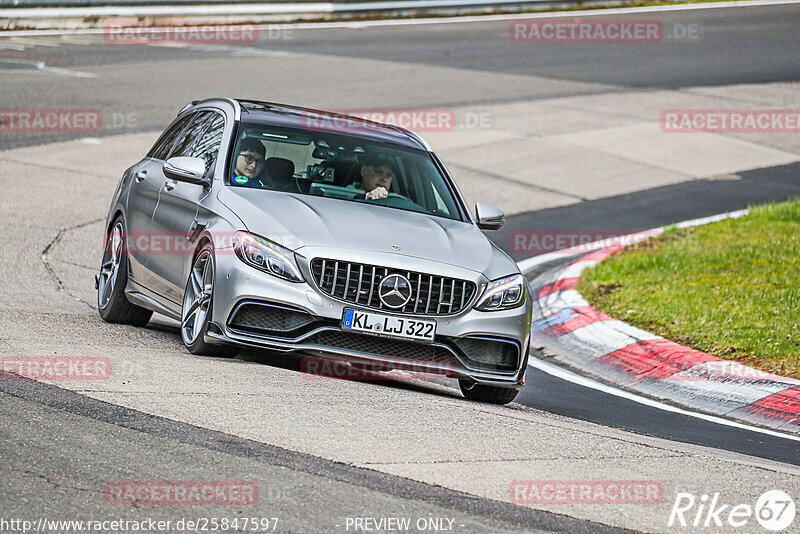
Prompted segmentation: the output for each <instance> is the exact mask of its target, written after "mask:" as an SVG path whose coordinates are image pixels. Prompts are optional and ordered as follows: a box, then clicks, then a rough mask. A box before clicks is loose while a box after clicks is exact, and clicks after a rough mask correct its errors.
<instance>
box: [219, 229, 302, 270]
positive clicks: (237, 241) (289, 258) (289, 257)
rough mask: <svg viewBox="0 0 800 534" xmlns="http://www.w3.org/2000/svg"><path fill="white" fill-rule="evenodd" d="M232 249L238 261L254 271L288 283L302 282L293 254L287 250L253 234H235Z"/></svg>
mask: <svg viewBox="0 0 800 534" xmlns="http://www.w3.org/2000/svg"><path fill="white" fill-rule="evenodd" d="M233 249H234V250H235V251H236V255H237V256H239V259H240V260H242V261H243V262H245V263H246V264H248V265H250V266H252V267H255V268H256V269H259V270H261V271H264V272H265V273H269V274H271V275H274V276H277V277H278V278H283V279H284V280H289V281H290V282H302V281H303V275H302V274H301V273H300V268H299V267H298V266H297V261H296V260H295V257H294V252H292V251H291V250H289V249H288V248H285V247H282V246H280V245H279V244H277V243H273V242H272V241H269V240H268V239H264V238H263V237H259V236H257V235H255V234H250V233H248V232H236V233H235V234H234V235H233Z"/></svg>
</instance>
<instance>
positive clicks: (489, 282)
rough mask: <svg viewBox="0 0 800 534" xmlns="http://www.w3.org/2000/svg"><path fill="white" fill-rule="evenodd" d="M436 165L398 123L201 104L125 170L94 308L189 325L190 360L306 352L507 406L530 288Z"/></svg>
mask: <svg viewBox="0 0 800 534" xmlns="http://www.w3.org/2000/svg"><path fill="white" fill-rule="evenodd" d="M503 222H504V218H503V213H502V212H501V211H500V210H499V209H497V208H495V207H493V206H490V205H488V204H483V203H478V204H476V206H475V215H474V216H473V215H472V214H471V212H470V210H469V208H468V207H467V205H466V203H465V201H464V199H463V197H462V195H461V193H460V192H459V190H458V188H457V186H456V184H455V183H454V182H453V180H452V178H451V177H450V175H449V174H448V172H447V170H446V169H445V167H444V165H443V164H442V162H441V161H440V160H439V159H438V158H437V157H436V155H435V154H434V153H433V152H432V151H431V148H430V147H429V146H428V144H427V143H426V142H425V141H424V140H423V139H421V138H420V137H419V136H418V135H416V134H414V133H412V132H410V131H408V130H405V129H403V128H399V127H396V126H392V125H386V124H379V123H375V122H370V121H367V120H362V119H360V118H357V117H350V116H346V115H340V114H336V113H327V112H323V111H318V110H311V109H304V108H298V107H292V106H287V105H280V104H272V103H265V102H255V101H245V100H233V99H227V98H217V99H210V100H204V101H202V102H192V103H191V104H189V105H187V106H186V107H185V108H183V109H182V110H181V111H180V113H179V114H178V116H177V117H176V118H175V120H174V121H173V122H172V124H170V125H169V127H168V128H167V129H166V130H165V131H164V133H163V134H162V135H161V136H160V138H159V139H158V141H157V142H156V143H155V145H154V146H153V147H152V149H151V150H150V151H149V152H148V153H147V155H146V156H145V157H144V159H142V160H141V161H140V162H138V163H136V164H135V165H133V166H132V167H130V168H129V169H128V170H127V171H125V173H124V174H123V176H122V179H121V180H120V182H119V185H118V187H117V189H116V192H115V193H114V197H113V200H112V202H111V207H110V209H109V212H108V217H107V221H106V223H107V227H106V231H107V233H106V240H105V250H104V253H103V260H102V266H101V270H100V274H99V276H97V278H96V285H97V289H98V310H99V312H100V316H101V317H102V318H103V319H104V320H106V321H108V322H113V323H125V324H133V325H139V326H142V325H144V324H146V323H147V322H148V321H149V320H150V317H151V315H152V313H153V312H156V313H160V314H163V315H166V316H169V317H172V318H174V319H176V320H178V321H180V323H181V327H180V332H181V338H182V340H183V343H184V344H185V345H186V347H187V349H188V350H189V351H191V352H192V353H194V354H199V355H231V354H235V353H236V352H237V350H238V349H239V348H240V347H242V346H246V347H256V348H263V349H269V350H271V351H283V352H288V351H298V352H301V353H304V354H307V355H310V356H311V357H314V358H325V359H323V360H321V361H328V360H327V358H332V359H335V360H339V361H344V362H347V364H348V365H349V366H353V367H354V368H369V369H371V370H378V371H384V370H392V369H408V370H412V371H418V372H422V373H436V374H441V375H445V376H447V377H450V378H456V379H458V381H459V384H460V386H461V390H462V392H463V394H464V396H465V397H467V398H469V399H473V400H479V401H485V402H493V403H498V404H505V403H508V402H511V401H512V400H513V399H514V397H515V396H516V394H517V392H518V391H519V389H520V388H521V387H522V384H523V381H524V375H525V369H526V366H527V360H528V351H529V335H530V327H531V302H530V298H529V289H528V284H527V282H526V280H525V279H524V277H523V276H522V275H521V274H520V271H519V268H518V267H517V265H516V263H514V261H512V260H511V258H510V257H509V256H508V255H507V254H505V253H504V252H503V251H501V250H500V249H498V248H497V247H496V246H495V245H493V244H492V243H491V241H489V240H488V239H487V238H486V236H484V235H483V232H482V231H481V230H493V229H497V228H500V227H501V226H502V224H503Z"/></svg>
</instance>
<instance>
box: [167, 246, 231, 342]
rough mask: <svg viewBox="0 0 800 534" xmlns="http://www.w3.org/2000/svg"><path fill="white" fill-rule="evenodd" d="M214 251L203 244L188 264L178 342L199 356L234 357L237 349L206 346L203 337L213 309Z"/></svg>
mask: <svg viewBox="0 0 800 534" xmlns="http://www.w3.org/2000/svg"><path fill="white" fill-rule="evenodd" d="M214 274H215V271H214V247H213V246H212V245H211V244H210V243H206V244H205V245H203V247H202V248H201V249H200V252H198V253H197V256H195V258H194V261H192V268H191V270H190V271H189V279H188V280H187V281H186V289H185V291H184V292H183V307H182V308H181V340H182V341H183V344H184V346H185V347H186V349H187V350H188V351H189V352H191V353H192V354H197V355H199V356H225V357H230V358H232V357H234V356H236V355H237V354H238V353H239V348H238V347H235V346H231V345H215V344H211V343H206V341H205V333H206V331H207V330H208V322H209V320H210V317H211V310H213V309H214V280H215V279H214Z"/></svg>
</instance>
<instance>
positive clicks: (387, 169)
mask: <svg viewBox="0 0 800 534" xmlns="http://www.w3.org/2000/svg"><path fill="white" fill-rule="evenodd" d="M395 176H397V171H396V167H395V164H394V162H393V161H392V160H391V159H390V158H389V157H388V156H387V155H386V154H371V155H369V156H367V157H366V158H365V159H364V162H363V163H362V164H361V181H360V182H355V183H352V184H350V185H349V186H347V188H348V189H357V190H362V191H366V193H365V194H364V198H365V199H367V200H377V199H379V198H386V197H388V196H389V189H390V188H391V187H392V181H393V180H394V177H395Z"/></svg>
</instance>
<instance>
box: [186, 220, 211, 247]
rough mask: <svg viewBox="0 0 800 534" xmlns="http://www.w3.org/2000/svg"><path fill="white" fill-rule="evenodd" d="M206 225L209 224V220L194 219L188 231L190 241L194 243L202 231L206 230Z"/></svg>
mask: <svg viewBox="0 0 800 534" xmlns="http://www.w3.org/2000/svg"><path fill="white" fill-rule="evenodd" d="M206 226H208V222H207V221H198V220H197V219H195V220H193V221H192V226H191V228H189V231H188V232H187V233H186V239H188V240H189V242H190V243H194V240H195V239H197V236H199V235H200V232H202V231H203V230H205V228H206Z"/></svg>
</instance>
